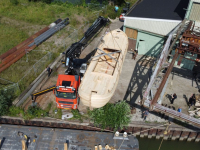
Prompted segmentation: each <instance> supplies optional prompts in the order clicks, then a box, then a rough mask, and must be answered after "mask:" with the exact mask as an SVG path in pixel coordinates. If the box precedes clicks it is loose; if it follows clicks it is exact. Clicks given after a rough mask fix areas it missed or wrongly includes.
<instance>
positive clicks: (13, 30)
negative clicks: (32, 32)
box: [0, 20, 28, 55]
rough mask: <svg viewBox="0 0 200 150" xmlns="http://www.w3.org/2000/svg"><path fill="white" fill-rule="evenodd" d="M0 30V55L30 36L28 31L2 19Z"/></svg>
mask: <svg viewBox="0 0 200 150" xmlns="http://www.w3.org/2000/svg"><path fill="white" fill-rule="evenodd" d="M0 31H1V34H0V43H1V44H0V55H1V54H3V53H5V52H6V51H7V50H9V49H11V48H13V47H14V46H16V45H17V44H18V43H20V42H22V41H24V40H25V39H26V38H28V34H27V33H26V32H24V31H23V30H21V29H19V28H17V27H15V26H9V25H7V24H5V23H2V22H1V20H0Z"/></svg>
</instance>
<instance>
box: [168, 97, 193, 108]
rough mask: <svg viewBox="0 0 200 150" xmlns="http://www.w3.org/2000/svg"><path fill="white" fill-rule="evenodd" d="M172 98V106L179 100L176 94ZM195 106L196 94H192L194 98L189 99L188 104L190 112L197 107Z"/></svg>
mask: <svg viewBox="0 0 200 150" xmlns="http://www.w3.org/2000/svg"><path fill="white" fill-rule="evenodd" d="M171 96H172V98H171V104H173V103H174V100H175V99H176V98H177V95H176V93H174V94H173V95H171ZM195 104H196V96H195V94H192V96H191V97H190V98H189V103H188V105H189V110H190V107H191V106H195Z"/></svg>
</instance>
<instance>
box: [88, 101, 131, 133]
mask: <svg viewBox="0 0 200 150" xmlns="http://www.w3.org/2000/svg"><path fill="white" fill-rule="evenodd" d="M130 113H131V109H130V106H129V104H127V103H126V102H125V101H121V102H118V103H116V104H110V103H108V104H106V105H105V106H104V107H102V108H98V109H94V110H92V111H90V110H88V114H89V116H90V118H91V119H92V121H93V122H94V125H95V126H99V125H100V127H101V128H102V129H105V128H106V127H111V128H113V129H114V130H117V129H118V128H120V129H122V128H123V127H124V126H127V125H128V124H129V123H130V118H131V117H130Z"/></svg>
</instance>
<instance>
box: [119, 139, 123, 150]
mask: <svg viewBox="0 0 200 150" xmlns="http://www.w3.org/2000/svg"><path fill="white" fill-rule="evenodd" d="M123 143H124V138H123V141H122V143H121V145H120V146H119V149H118V150H120V148H121V146H122V144H123Z"/></svg>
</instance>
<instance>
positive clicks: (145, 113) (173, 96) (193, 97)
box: [142, 93, 196, 121]
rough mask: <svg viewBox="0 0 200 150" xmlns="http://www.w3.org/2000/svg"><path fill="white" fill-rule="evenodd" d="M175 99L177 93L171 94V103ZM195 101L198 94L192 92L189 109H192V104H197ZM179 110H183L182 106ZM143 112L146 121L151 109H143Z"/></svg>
mask: <svg viewBox="0 0 200 150" xmlns="http://www.w3.org/2000/svg"><path fill="white" fill-rule="evenodd" d="M175 99H177V95H176V93H174V94H173V95H171V104H173V103H174V100H175ZM195 103H196V96H195V94H192V96H191V97H190V98H189V104H188V105H189V110H190V107H191V106H195ZM177 111H178V112H181V111H182V109H181V107H178V110H177ZM142 114H143V118H144V121H145V120H146V118H147V116H148V115H149V111H148V110H145V111H143V113H142Z"/></svg>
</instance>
